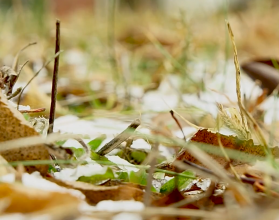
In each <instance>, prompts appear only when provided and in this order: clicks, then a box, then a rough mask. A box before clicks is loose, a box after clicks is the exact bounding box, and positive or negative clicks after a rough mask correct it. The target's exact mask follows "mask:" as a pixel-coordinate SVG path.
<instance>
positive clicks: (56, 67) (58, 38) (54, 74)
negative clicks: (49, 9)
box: [47, 20, 60, 134]
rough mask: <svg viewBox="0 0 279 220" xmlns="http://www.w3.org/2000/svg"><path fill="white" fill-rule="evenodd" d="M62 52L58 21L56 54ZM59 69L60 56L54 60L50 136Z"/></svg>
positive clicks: (58, 22) (57, 23) (57, 22)
mask: <svg viewBox="0 0 279 220" xmlns="http://www.w3.org/2000/svg"><path fill="white" fill-rule="evenodd" d="M58 51H60V21H59V20H57V21H56V41H55V53H58ZM58 67H59V56H57V57H56V58H55V60H54V69H53V76H52V89H51V104H50V113H49V128H48V132H47V133H48V134H50V133H52V132H53V123H54V118H55V107H56V95H57V81H58Z"/></svg>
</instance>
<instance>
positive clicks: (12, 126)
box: [0, 92, 49, 175]
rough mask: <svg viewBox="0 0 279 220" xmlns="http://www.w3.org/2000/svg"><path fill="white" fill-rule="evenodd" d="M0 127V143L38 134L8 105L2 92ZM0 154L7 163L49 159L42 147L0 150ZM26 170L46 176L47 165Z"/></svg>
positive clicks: (0, 94)
mask: <svg viewBox="0 0 279 220" xmlns="http://www.w3.org/2000/svg"><path fill="white" fill-rule="evenodd" d="M0 125H1V127H0V142H3V141H9V140H14V139H17V138H22V137H30V136H38V135H39V133H37V132H36V131H35V130H34V128H32V127H31V126H30V125H29V124H28V122H27V121H26V120H25V119H24V117H23V115H22V114H21V113H20V112H19V111H18V110H16V109H15V108H14V107H12V106H11V105H10V104H9V102H8V100H7V99H6V97H5V96H4V95H3V94H2V92H0ZM0 154H1V155H2V156H3V157H4V158H5V159H6V160H7V161H8V162H11V161H25V160H48V159H49V152H48V150H47V148H46V147H45V146H44V145H36V146H32V147H24V148H17V149H13V150H5V151H1V149H0ZM26 170H27V171H28V172H33V171H39V172H40V173H41V174H42V175H46V174H47V171H48V165H34V166H27V167H26Z"/></svg>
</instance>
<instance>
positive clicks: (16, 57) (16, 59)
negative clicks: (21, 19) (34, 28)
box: [12, 42, 37, 72]
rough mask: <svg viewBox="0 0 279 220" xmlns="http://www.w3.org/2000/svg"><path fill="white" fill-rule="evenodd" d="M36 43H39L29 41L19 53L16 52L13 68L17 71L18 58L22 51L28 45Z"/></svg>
mask: <svg viewBox="0 0 279 220" xmlns="http://www.w3.org/2000/svg"><path fill="white" fill-rule="evenodd" d="M35 44H37V42H32V43H29V44H27V45H26V46H24V47H23V48H22V49H21V50H20V51H18V53H17V54H16V56H15V58H14V62H13V65H12V69H13V70H14V71H15V72H17V65H18V58H19V55H20V54H21V52H22V51H24V50H25V49H27V48H28V47H30V46H32V45H35Z"/></svg>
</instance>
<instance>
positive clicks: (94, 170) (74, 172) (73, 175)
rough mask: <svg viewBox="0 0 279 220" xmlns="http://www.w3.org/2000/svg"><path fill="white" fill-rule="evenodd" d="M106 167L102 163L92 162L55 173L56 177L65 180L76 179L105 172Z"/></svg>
mask: <svg viewBox="0 0 279 220" xmlns="http://www.w3.org/2000/svg"><path fill="white" fill-rule="evenodd" d="M106 171H107V168H106V167H102V166H101V165H100V164H97V163H94V164H93V163H91V164H85V165H81V166H78V167H76V168H75V169H71V168H64V169H63V170H61V171H60V172H56V173H54V176H55V178H57V179H60V180H64V181H75V180H77V179H78V178H79V177H81V176H92V175H95V174H105V173H106Z"/></svg>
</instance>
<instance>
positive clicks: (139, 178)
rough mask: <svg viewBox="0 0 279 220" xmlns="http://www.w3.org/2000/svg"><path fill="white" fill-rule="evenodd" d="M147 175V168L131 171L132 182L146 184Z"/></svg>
mask: <svg viewBox="0 0 279 220" xmlns="http://www.w3.org/2000/svg"><path fill="white" fill-rule="evenodd" d="M147 177H148V174H147V173H146V172H145V170H139V171H138V172H134V171H131V172H130V182H131V183H138V184H140V185H143V186H145V185H146V184H147Z"/></svg>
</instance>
